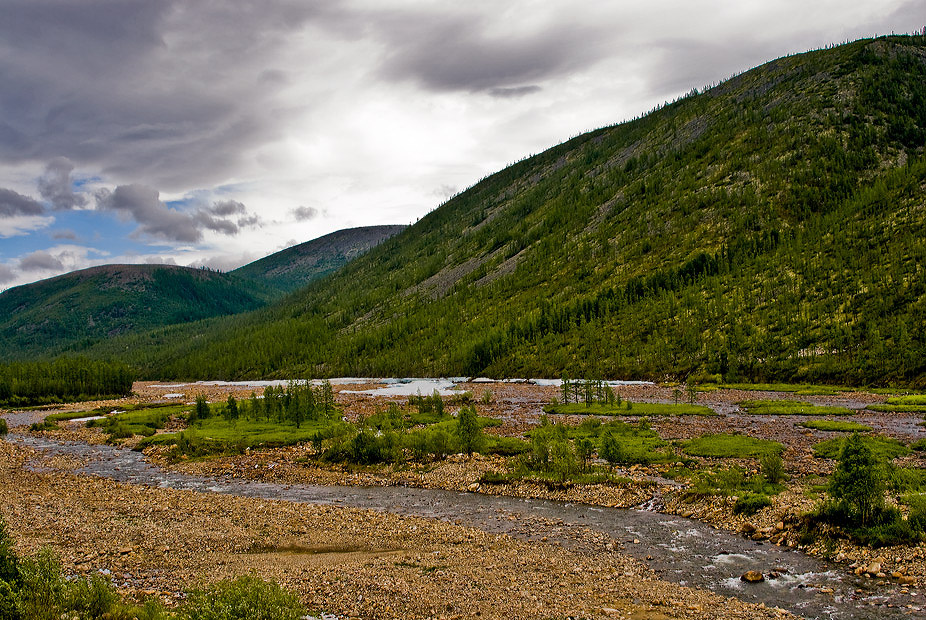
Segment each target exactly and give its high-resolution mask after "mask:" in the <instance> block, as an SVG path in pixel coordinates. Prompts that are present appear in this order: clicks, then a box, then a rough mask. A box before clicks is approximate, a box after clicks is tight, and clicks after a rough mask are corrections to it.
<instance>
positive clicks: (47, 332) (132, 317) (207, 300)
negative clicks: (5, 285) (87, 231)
mask: <svg viewBox="0 0 926 620" xmlns="http://www.w3.org/2000/svg"><path fill="white" fill-rule="evenodd" d="M272 294H273V291H271V290H270V289H264V290H261V289H260V288H259V287H256V286H255V285H254V284H253V283H251V282H246V281H245V280H243V279H241V278H236V277H231V276H228V275H226V274H222V273H217V272H214V271H206V270H202V269H192V268H189V267H177V266H174V265H105V266H101V267H91V268H89V269H83V270H80V271H74V272H72V273H68V274H64V275H61V276H57V277H54V278H49V279H47V280H41V281H39V282H34V283H32V284H25V285H23V286H17V287H14V288H11V289H7V290H6V291H4V292H3V293H2V294H0V342H2V343H3V353H2V355H3V357H4V358H5V359H27V358H30V357H37V356H46V357H47V356H49V355H54V354H57V353H60V352H62V351H66V350H70V349H81V348H83V347H86V346H88V345H91V344H93V343H94V342H97V341H99V340H104V339H109V338H113V337H115V336H118V335H119V334H123V333H127V332H140V331H146V330H149V329H151V328H154V327H160V326H162V325H169V324H172V323H182V322H187V321H196V320H200V319H203V318H206V317H211V316H216V315H221V314H234V313H238V312H245V311H248V310H254V309H255V308H258V307H260V306H262V305H265V303H266V302H267V300H269V299H270V298H271V296H272Z"/></svg>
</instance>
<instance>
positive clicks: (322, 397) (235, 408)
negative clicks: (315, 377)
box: [188, 381, 338, 428]
mask: <svg viewBox="0 0 926 620" xmlns="http://www.w3.org/2000/svg"><path fill="white" fill-rule="evenodd" d="M337 413H338V411H337V410H336V409H335V406H334V391H333V390H332V389H331V383H330V382H328V381H323V382H322V383H321V385H320V386H318V387H317V388H315V387H312V385H311V384H310V383H309V382H307V381H306V382H297V381H290V382H289V384H287V386H286V387H285V388H284V387H283V386H278V387H275V386H272V385H271V386H267V387H266V388H264V393H263V395H260V396H258V394H257V393H256V392H252V393H251V397H250V398H249V399H242V400H238V399H236V398H235V397H234V396H229V397H228V400H227V401H226V402H225V403H224V404H221V405H210V404H209V402H208V401H207V400H206V397H205V396H202V395H200V396H198V397H197V398H196V406H195V407H194V408H193V411H192V412H190V417H189V419H188V422H189V423H190V424H191V425H192V424H195V423H196V422H197V421H199V420H205V419H207V418H210V417H212V416H213V415H221V416H222V417H224V418H225V419H226V420H237V419H240V418H243V419H245V420H254V421H258V422H259V421H261V420H263V421H267V422H276V423H278V424H283V423H290V424H295V425H296V428H299V427H300V426H302V424H303V422H315V421H318V420H330V419H332V417H333V416H335V414H337Z"/></svg>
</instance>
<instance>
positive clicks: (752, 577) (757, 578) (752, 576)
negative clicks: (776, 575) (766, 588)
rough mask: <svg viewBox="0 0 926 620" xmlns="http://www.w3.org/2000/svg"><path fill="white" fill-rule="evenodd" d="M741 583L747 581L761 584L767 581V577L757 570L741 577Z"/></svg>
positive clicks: (747, 572)
mask: <svg viewBox="0 0 926 620" xmlns="http://www.w3.org/2000/svg"><path fill="white" fill-rule="evenodd" d="M740 581H745V582H746V583H759V582H761V581H765V576H764V575H763V574H762V573H760V572H759V571H757V570H750V571H746V572H745V573H743V574H742V575H741V576H740Z"/></svg>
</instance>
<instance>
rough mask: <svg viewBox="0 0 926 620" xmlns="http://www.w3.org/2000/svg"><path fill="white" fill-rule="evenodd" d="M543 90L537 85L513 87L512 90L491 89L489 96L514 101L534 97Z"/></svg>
mask: <svg viewBox="0 0 926 620" xmlns="http://www.w3.org/2000/svg"><path fill="white" fill-rule="evenodd" d="M541 90H543V89H542V88H541V87H539V86H537V85H536V84H532V85H530V86H512V87H510V88H490V89H489V95H491V96H492V97H499V98H501V99H514V98H516V97H524V96H526V95H533V94H534V93H538V92H540V91H541Z"/></svg>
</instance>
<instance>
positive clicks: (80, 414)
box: [45, 411, 100, 422]
mask: <svg viewBox="0 0 926 620" xmlns="http://www.w3.org/2000/svg"><path fill="white" fill-rule="evenodd" d="M97 415H100V414H99V413H97V412H94V411H62V412H61V413H53V414H51V415H47V416H45V421H46V422H64V421H65V420H79V419H80V418H90V417H93V416H97Z"/></svg>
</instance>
